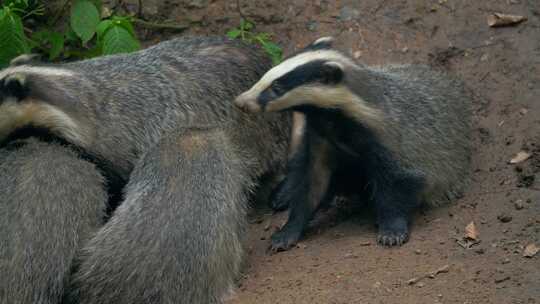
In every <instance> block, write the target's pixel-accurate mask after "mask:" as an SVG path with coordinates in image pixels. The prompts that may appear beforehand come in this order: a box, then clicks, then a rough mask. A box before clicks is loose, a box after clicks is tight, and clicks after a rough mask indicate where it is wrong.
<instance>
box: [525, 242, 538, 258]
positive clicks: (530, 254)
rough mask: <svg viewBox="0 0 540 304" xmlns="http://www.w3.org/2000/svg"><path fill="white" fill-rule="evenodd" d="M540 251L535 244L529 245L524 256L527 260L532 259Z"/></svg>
mask: <svg viewBox="0 0 540 304" xmlns="http://www.w3.org/2000/svg"><path fill="white" fill-rule="evenodd" d="M539 251H540V248H539V247H537V246H536V245H535V244H529V245H527V246H525V250H523V256H524V257H526V258H532V257H533V256H535V255H536V254H537V253H538V252H539Z"/></svg>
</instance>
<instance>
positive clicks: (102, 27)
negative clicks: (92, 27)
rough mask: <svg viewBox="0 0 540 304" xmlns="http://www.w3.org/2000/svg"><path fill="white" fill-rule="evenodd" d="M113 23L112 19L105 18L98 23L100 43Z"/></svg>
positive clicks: (97, 31)
mask: <svg viewBox="0 0 540 304" xmlns="http://www.w3.org/2000/svg"><path fill="white" fill-rule="evenodd" d="M113 25H114V24H113V22H112V20H103V21H101V22H100V23H99V24H98V26H97V28H96V33H97V39H98V43H99V42H100V41H102V40H103V36H104V35H105V33H106V32H107V31H108V30H109V29H110V28H111V27H112V26H113Z"/></svg>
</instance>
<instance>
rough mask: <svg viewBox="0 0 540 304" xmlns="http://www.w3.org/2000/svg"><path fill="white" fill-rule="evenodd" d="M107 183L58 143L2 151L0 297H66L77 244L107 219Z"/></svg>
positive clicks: (7, 302) (20, 144)
mask: <svg viewBox="0 0 540 304" xmlns="http://www.w3.org/2000/svg"><path fill="white" fill-rule="evenodd" d="M104 183H105V179H104V178H103V176H102V175H101V174H100V172H99V170H98V169H97V168H96V166H95V165H94V164H92V163H90V162H88V161H86V160H83V159H82V158H81V157H80V156H79V155H78V153H76V152H75V151H72V150H71V149H69V148H66V147H65V146H62V145H60V144H58V143H45V142H41V141H38V140H36V139H35V138H30V139H24V140H17V141H13V142H10V143H9V144H8V145H6V146H4V147H3V148H1V149H0V214H1V215H2V220H0V273H2V277H1V278H0V303H4V304H12V303H43V304H55V303H60V301H61V299H62V296H63V292H64V288H65V284H66V283H67V278H68V277H69V273H70V271H71V267H72V266H73V263H72V261H73V259H74V257H75V255H76V253H77V250H78V249H80V248H81V247H82V246H83V245H84V244H85V242H86V241H88V239H90V237H91V235H93V233H95V232H96V231H97V230H98V229H99V227H101V225H103V221H104V217H105V209H106V207H107V192H106V191H105V184H104Z"/></svg>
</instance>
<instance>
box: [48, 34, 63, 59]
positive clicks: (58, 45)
mask: <svg viewBox="0 0 540 304" xmlns="http://www.w3.org/2000/svg"><path fill="white" fill-rule="evenodd" d="M49 43H50V44H51V48H50V49H49V60H53V59H56V58H58V56H60V54H61V53H62V50H63V49H64V36H63V35H62V34H60V33H57V32H52V33H51V36H50V37H49Z"/></svg>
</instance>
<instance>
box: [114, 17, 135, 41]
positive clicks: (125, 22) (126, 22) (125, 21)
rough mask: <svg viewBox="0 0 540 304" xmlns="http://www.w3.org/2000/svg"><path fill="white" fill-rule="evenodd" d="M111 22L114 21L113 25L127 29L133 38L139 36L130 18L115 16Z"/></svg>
mask: <svg viewBox="0 0 540 304" xmlns="http://www.w3.org/2000/svg"><path fill="white" fill-rule="evenodd" d="M111 20H112V21H113V23H114V24H115V25H119V26H121V27H123V28H125V29H126V30H128V32H129V33H130V34H131V36H133V37H136V36H137V35H136V34H135V28H133V22H131V18H130V17H119V16H113V17H112V19H111Z"/></svg>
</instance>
